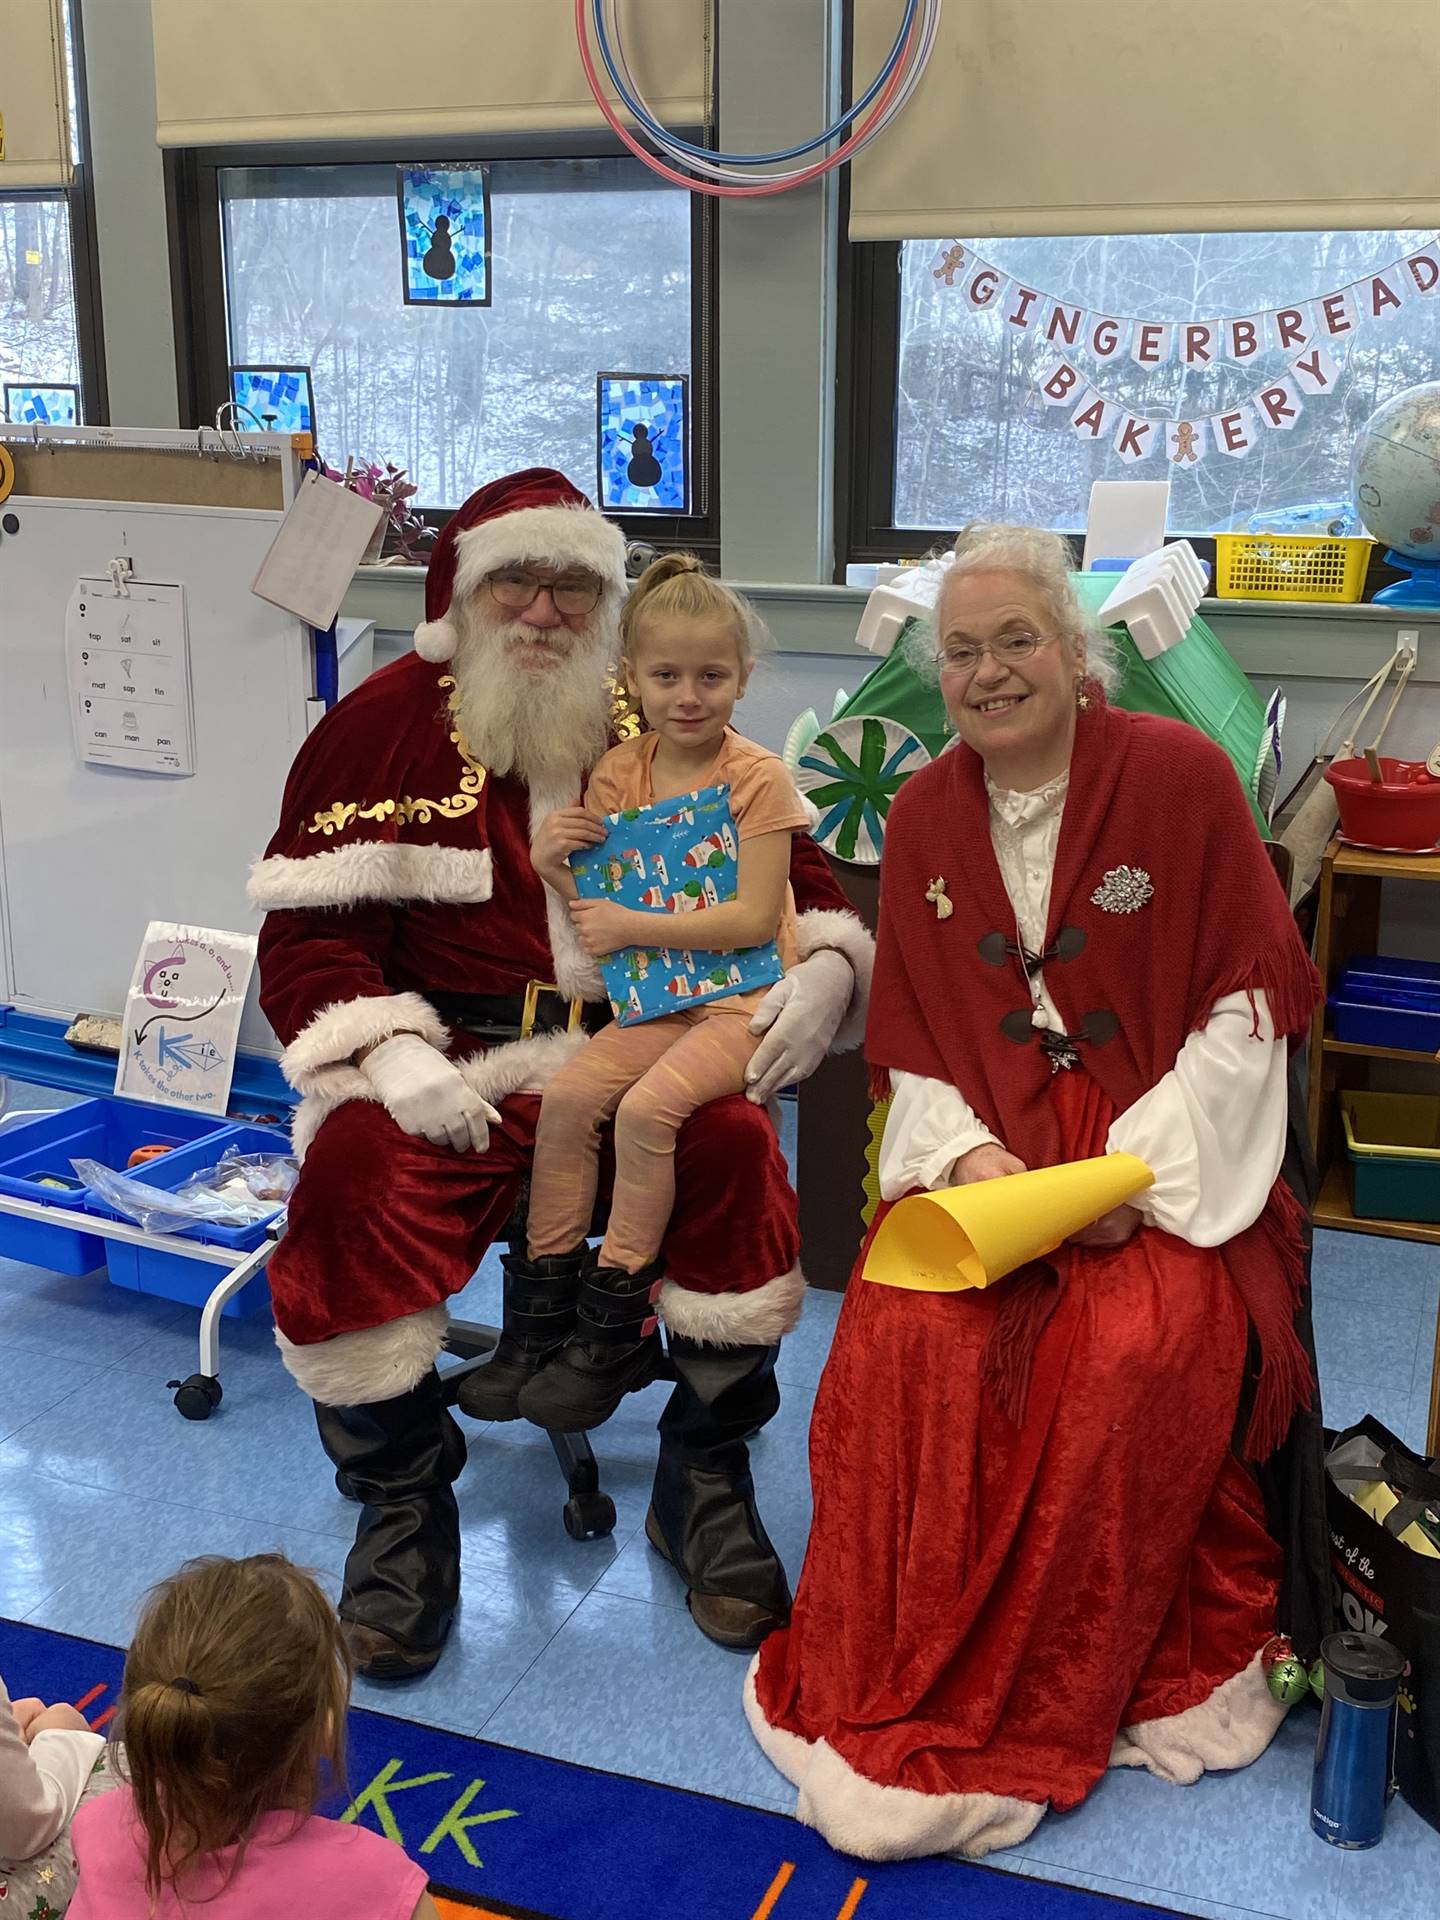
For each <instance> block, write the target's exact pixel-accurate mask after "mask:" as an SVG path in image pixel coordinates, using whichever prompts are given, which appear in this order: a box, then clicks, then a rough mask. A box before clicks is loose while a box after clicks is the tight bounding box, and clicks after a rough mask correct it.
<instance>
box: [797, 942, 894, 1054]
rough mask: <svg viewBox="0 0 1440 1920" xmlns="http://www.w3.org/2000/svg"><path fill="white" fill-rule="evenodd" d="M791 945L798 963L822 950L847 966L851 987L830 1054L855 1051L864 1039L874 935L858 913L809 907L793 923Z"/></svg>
mask: <svg viewBox="0 0 1440 1920" xmlns="http://www.w3.org/2000/svg"><path fill="white" fill-rule="evenodd" d="M795 944H796V947H797V948H798V950H799V954H800V959H801V961H802V962H804V961H806V960H808V959H809V958H810V956H811V954H812V953H819V952H820V951H821V949H822V948H826V947H828V948H829V949H830V950H831V951H832V952H834V953H838V954H840V955H841V956H842V957H843V958H844V959H846V960H848V961H849V962H850V971H851V972H852V973H853V974H854V976H855V986H854V990H853V991H852V993H851V995H850V1004H849V1006H848V1007H847V1008H846V1009H845V1018H844V1019H843V1020H842V1021H841V1022H840V1025H839V1028H838V1030H837V1031H836V1034H835V1038H834V1039H833V1040H832V1041H831V1043H830V1048H831V1052H832V1053H845V1052H848V1051H849V1049H850V1048H851V1047H858V1046H859V1044H860V1042H861V1041H862V1040H863V1039H864V1038H865V1014H866V1011H867V1010H868V1008H869V1005H870V978H871V975H872V974H873V973H874V971H875V936H874V934H873V933H871V931H870V929H869V928H868V927H867V926H866V925H865V922H864V921H863V920H862V919H861V918H860V916H859V914H858V913H846V912H844V911H843V910H842V909H840V908H839V907H812V908H811V909H810V911H809V912H808V913H802V914H801V915H800V917H799V918H798V920H797V921H796V923H795Z"/></svg>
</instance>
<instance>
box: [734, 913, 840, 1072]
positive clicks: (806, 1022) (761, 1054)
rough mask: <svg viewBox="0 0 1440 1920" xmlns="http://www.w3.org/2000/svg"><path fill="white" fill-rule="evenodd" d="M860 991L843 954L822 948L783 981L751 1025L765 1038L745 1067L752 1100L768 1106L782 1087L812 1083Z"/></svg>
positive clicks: (772, 990) (753, 1029)
mask: <svg viewBox="0 0 1440 1920" xmlns="http://www.w3.org/2000/svg"><path fill="white" fill-rule="evenodd" d="M854 991H855V974H854V972H853V970H852V968H851V966H850V962H849V961H848V960H847V959H846V958H845V956H844V954H843V953H836V952H835V951H834V949H833V948H830V947H822V948H820V950H819V952H818V953H812V954H811V956H810V958H809V959H808V960H802V961H801V962H800V965H799V966H798V967H793V968H792V969H791V970H790V972H789V973H787V974H786V976H785V978H784V979H783V980H777V981H776V983H775V985H774V986H773V987H772V988H771V989H770V991H769V993H767V994H766V996H765V998H764V1000H763V1001H762V1002H761V1003H760V1007H759V1009H758V1011H757V1012H756V1015H755V1018H754V1019H753V1020H752V1021H751V1022H750V1031H751V1033H763V1034H764V1035H765V1038H764V1039H763V1040H762V1041H761V1042H760V1045H759V1046H758V1047H757V1048H756V1049H755V1052H754V1053H753V1055H752V1056H751V1059H750V1064H749V1066H748V1067H747V1068H746V1069H745V1082H746V1085H745V1092H746V1097H747V1098H748V1099H751V1100H753V1101H754V1102H755V1104H756V1106H761V1107H763V1106H764V1104H765V1102H766V1101H767V1100H768V1099H769V1098H770V1096H771V1095H772V1094H774V1093H778V1092H779V1090H780V1088H781V1087H788V1086H789V1085H790V1084H791V1083H792V1081H795V1080H808V1079H809V1077H810V1075H811V1074H812V1073H813V1072H814V1071H815V1069H816V1067H818V1066H819V1064H820V1062H821V1061H822V1060H823V1059H824V1058H825V1055H826V1054H827V1053H828V1052H829V1051H830V1042H831V1041H832V1040H833V1039H834V1038H835V1033H836V1029H837V1028H838V1027H839V1025H840V1022H841V1021H842V1020H843V1019H844V1018H845V1011H846V1009H847V1007H848V1006H849V1005H850V997H851V995H852V994H853V993H854Z"/></svg>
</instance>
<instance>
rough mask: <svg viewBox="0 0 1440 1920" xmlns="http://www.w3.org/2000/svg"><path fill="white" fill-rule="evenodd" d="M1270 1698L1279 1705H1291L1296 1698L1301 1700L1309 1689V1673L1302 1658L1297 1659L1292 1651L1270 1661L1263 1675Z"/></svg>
mask: <svg viewBox="0 0 1440 1920" xmlns="http://www.w3.org/2000/svg"><path fill="white" fill-rule="evenodd" d="M1265 1680H1266V1684H1267V1685H1268V1686H1269V1688H1270V1694H1271V1697H1272V1699H1275V1700H1278V1701H1279V1702H1280V1704H1281V1706H1284V1707H1293V1706H1294V1705H1295V1703H1296V1701H1297V1700H1303V1699H1304V1698H1305V1696H1306V1694H1307V1693H1309V1691H1310V1674H1309V1671H1308V1670H1307V1668H1306V1666H1305V1662H1304V1661H1303V1660H1297V1659H1296V1657H1295V1655H1294V1654H1293V1653H1291V1654H1286V1655H1285V1656H1284V1657H1283V1658H1282V1659H1279V1660H1276V1661H1274V1662H1272V1664H1271V1666H1270V1668H1269V1670H1268V1672H1267V1673H1266V1675H1265Z"/></svg>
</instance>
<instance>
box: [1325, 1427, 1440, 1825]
mask: <svg viewBox="0 0 1440 1920" xmlns="http://www.w3.org/2000/svg"><path fill="white" fill-rule="evenodd" d="M1375 1480H1385V1481H1388V1482H1389V1484H1390V1485H1391V1486H1392V1487H1393V1488H1394V1489H1395V1491H1396V1493H1397V1494H1399V1495H1400V1502H1399V1505H1398V1506H1396V1507H1395V1508H1394V1509H1393V1511H1392V1512H1390V1513H1389V1514H1387V1515H1386V1517H1385V1520H1384V1522H1383V1524H1382V1522H1380V1521H1379V1520H1372V1519H1371V1517H1370V1515H1369V1514H1368V1513H1366V1512H1365V1510H1364V1509H1363V1508H1362V1507H1360V1506H1357V1505H1356V1503H1355V1501H1354V1500H1353V1499H1352V1498H1351V1497H1350V1493H1349V1491H1348V1489H1350V1488H1354V1487H1356V1486H1358V1485H1360V1484H1362V1483H1363V1482H1365V1481H1375ZM1326 1506H1327V1510H1328V1513H1329V1518H1330V1566H1331V1570H1332V1572H1333V1574H1334V1576H1335V1601H1336V1610H1337V1612H1338V1614H1339V1616H1340V1620H1341V1622H1342V1624H1343V1625H1344V1626H1345V1627H1348V1628H1351V1629H1353V1630H1354V1631H1355V1632H1357V1633H1373V1634H1377V1635H1379V1636H1380V1637H1381V1638H1382V1639H1386V1640H1390V1641H1392V1642H1393V1643H1394V1644H1395V1645H1396V1646H1397V1647H1398V1648H1399V1649H1400V1651H1401V1652H1402V1653H1403V1654H1404V1655H1405V1657H1406V1660H1407V1661H1408V1663H1409V1664H1408V1665H1407V1667H1406V1671H1405V1677H1404V1679H1403V1680H1402V1681H1401V1682H1400V1704H1399V1710H1398V1713H1397V1715H1396V1739H1395V1776H1396V1779H1397V1781H1398V1782H1399V1786H1400V1791H1401V1793H1402V1794H1403V1795H1404V1796H1405V1798H1406V1799H1407V1800H1408V1801H1409V1803H1410V1805H1411V1806H1412V1807H1413V1808H1414V1809H1415V1811H1416V1812H1417V1813H1418V1814H1420V1815H1421V1817H1422V1818H1423V1819H1425V1820H1428V1821H1429V1822H1430V1825H1431V1826H1432V1827H1437V1828H1440V1560H1432V1559H1430V1558H1429V1556H1428V1555H1426V1554H1422V1553H1417V1552H1416V1551H1415V1550H1414V1549H1413V1548H1412V1547H1409V1546H1407V1545H1405V1544H1404V1542H1402V1541H1401V1540H1400V1539H1398V1538H1397V1535H1398V1534H1400V1533H1403V1532H1404V1530H1405V1528H1406V1527H1407V1526H1409V1525H1410V1523H1411V1521H1412V1520H1413V1519H1414V1517H1415V1515H1416V1514H1417V1513H1418V1512H1419V1510H1420V1509H1421V1508H1422V1507H1434V1508H1436V1509H1437V1510H1440V1471H1437V1470H1436V1469H1435V1467H1433V1466H1432V1465H1430V1463H1429V1462H1427V1461H1426V1460H1425V1459H1423V1458H1422V1456H1421V1455H1419V1454H1418V1453H1412V1452H1411V1450H1410V1448H1409V1447H1407V1446H1406V1445H1405V1444H1404V1443H1403V1442H1402V1441H1400V1440H1397V1439H1396V1438H1395V1435H1394V1434H1393V1433H1391V1432H1390V1431H1389V1429H1388V1428H1387V1427H1383V1426H1382V1425H1381V1424H1380V1422H1379V1421H1378V1420H1376V1419H1374V1418H1372V1417H1371V1416H1369V1415H1367V1416H1366V1418H1365V1419H1363V1420H1360V1421H1358V1422H1357V1423H1356V1424H1355V1425H1354V1426H1353V1427H1347V1428H1346V1429H1345V1431H1344V1432H1343V1433H1340V1434H1336V1435H1335V1436H1334V1437H1333V1440H1332V1444H1331V1446H1330V1448H1329V1451H1328V1452H1327V1454H1326Z"/></svg>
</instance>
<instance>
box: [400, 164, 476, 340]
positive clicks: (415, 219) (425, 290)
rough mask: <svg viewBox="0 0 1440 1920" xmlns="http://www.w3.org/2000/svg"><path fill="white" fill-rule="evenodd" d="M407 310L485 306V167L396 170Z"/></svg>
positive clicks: (405, 168)
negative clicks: (412, 308)
mask: <svg viewBox="0 0 1440 1920" xmlns="http://www.w3.org/2000/svg"><path fill="white" fill-rule="evenodd" d="M396 197H397V200H398V204H399V209H400V254H401V272H402V276H403V282H402V284H403V288H404V296H405V304H406V306H421V307H488V306H489V305H490V184H489V177H488V174H487V171H486V169H485V168H484V167H399V168H397V169H396Z"/></svg>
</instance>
